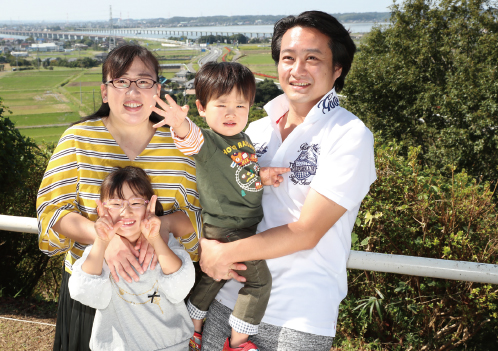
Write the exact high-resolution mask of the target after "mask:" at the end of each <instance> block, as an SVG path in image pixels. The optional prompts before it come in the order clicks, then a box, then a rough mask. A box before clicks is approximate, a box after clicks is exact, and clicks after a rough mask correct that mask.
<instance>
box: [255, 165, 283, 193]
mask: <svg viewBox="0 0 498 351" xmlns="http://www.w3.org/2000/svg"><path fill="white" fill-rule="evenodd" d="M289 171H290V168H288V167H261V169H260V170H259V177H260V178H261V183H263V185H273V186H274V187H275V188H276V187H278V186H279V185H280V183H282V182H283V181H284V177H282V174H283V173H287V172H289Z"/></svg>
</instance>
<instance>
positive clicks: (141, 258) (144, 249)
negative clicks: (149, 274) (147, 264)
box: [138, 235, 149, 271]
mask: <svg viewBox="0 0 498 351" xmlns="http://www.w3.org/2000/svg"><path fill="white" fill-rule="evenodd" d="M142 237H143V236H142V235H140V238H142ZM140 243H141V245H140V255H139V256H138V262H139V263H140V264H143V263H144V260H145V256H146V255H147V248H148V247H149V242H148V241H147V240H145V239H144V240H141V242H140ZM142 269H143V270H144V271H145V269H146V268H145V269H144V267H143V265H142Z"/></svg>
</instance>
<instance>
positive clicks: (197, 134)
mask: <svg viewBox="0 0 498 351" xmlns="http://www.w3.org/2000/svg"><path fill="white" fill-rule="evenodd" d="M186 119H187V122H188V125H189V131H188V133H187V135H186V136H185V137H184V138H180V137H179V136H177V135H176V133H175V130H174V129H171V131H172V132H173V140H174V141H175V145H176V147H177V148H178V150H180V151H181V152H183V154H185V155H188V156H193V155H196V154H198V153H199V151H201V147H202V145H203V144H204V136H203V135H202V131H201V129H200V128H199V127H198V126H197V125H196V124H195V123H194V122H192V121H191V120H190V118H188V117H187V118H186Z"/></svg>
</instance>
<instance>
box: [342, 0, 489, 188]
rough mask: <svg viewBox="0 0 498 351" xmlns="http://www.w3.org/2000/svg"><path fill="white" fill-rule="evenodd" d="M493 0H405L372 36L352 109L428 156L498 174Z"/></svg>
mask: <svg viewBox="0 0 498 351" xmlns="http://www.w3.org/2000/svg"><path fill="white" fill-rule="evenodd" d="M496 5H497V2H496V1H491V0H458V1H455V0H406V1H405V2H404V3H403V4H394V5H393V6H392V16H391V23H390V26H384V27H377V28H374V29H373V30H372V31H371V33H370V34H369V35H368V36H367V38H366V40H365V42H364V44H362V45H361V46H360V50H359V52H358V54H357V57H356V58H355V62H354V63H353V67H352V70H351V72H350V74H349V76H348V78H347V83H346V85H345V89H344V95H346V96H347V101H346V108H348V109H349V110H350V111H352V112H353V113H355V114H356V115H358V116H359V117H360V118H362V119H363V120H364V121H365V122H366V124H367V125H368V126H369V127H370V128H371V129H372V130H373V131H380V132H382V134H383V136H384V137H385V138H386V139H391V138H394V139H396V140H404V141H406V142H407V145H412V146H417V145H420V146H421V151H422V155H421V156H422V159H423V161H424V162H425V163H426V164H428V165H432V166H435V167H441V166H442V165H445V164H448V165H455V166H456V167H457V170H463V169H465V170H467V172H469V173H470V174H471V175H473V176H474V177H479V176H481V175H482V176H483V177H484V179H494V180H495V179H498V157H496V155H497V154H498V133H497V129H498V68H497V62H498V46H497V45H496V43H497V42H498V21H497V12H496V9H493V7H496Z"/></svg>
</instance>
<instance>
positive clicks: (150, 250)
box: [142, 245, 155, 271]
mask: <svg viewBox="0 0 498 351" xmlns="http://www.w3.org/2000/svg"><path fill="white" fill-rule="evenodd" d="M144 251H146V255H145V260H144V262H143V263H142V269H143V270H144V271H146V270H147V268H148V267H149V263H150V262H151V260H152V258H153V257H155V255H154V252H155V251H154V247H153V246H152V245H149V246H148V247H147V249H146V250H144ZM153 255H154V256H153ZM154 267H155V264H154V266H153V265H152V264H151V266H150V269H151V270H153V269H154Z"/></svg>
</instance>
